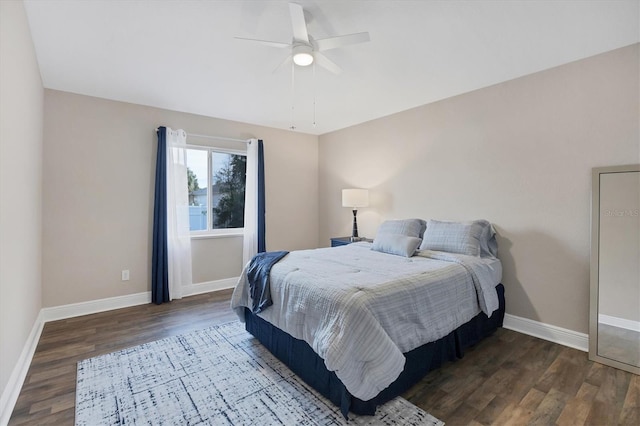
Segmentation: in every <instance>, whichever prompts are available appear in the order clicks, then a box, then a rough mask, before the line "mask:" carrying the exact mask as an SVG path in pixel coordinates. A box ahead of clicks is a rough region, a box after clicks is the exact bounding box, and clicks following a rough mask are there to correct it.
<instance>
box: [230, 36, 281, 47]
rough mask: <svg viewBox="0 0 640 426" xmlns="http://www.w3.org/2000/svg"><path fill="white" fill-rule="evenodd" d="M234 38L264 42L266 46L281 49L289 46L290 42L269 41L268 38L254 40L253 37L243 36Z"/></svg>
mask: <svg viewBox="0 0 640 426" xmlns="http://www.w3.org/2000/svg"><path fill="white" fill-rule="evenodd" d="M234 38H235V39H236V40H244V41H251V42H254V43H260V44H264V45H267V46H271V47H277V48H280V49H283V48H285V47H291V44H289V43H282V42H280V41H269V40H256V39H253V38H244V37H234Z"/></svg>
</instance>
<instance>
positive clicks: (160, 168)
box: [151, 127, 169, 305]
mask: <svg viewBox="0 0 640 426" xmlns="http://www.w3.org/2000/svg"><path fill="white" fill-rule="evenodd" d="M157 133H158V155H157V157H156V189H155V201H154V205H153V255H152V259H151V301H152V302H153V303H155V304H157V305H159V304H161V303H164V302H168V301H169V258H168V255H167V128H166V127H159V128H158V132H157Z"/></svg>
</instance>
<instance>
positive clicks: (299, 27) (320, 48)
mask: <svg viewBox="0 0 640 426" xmlns="http://www.w3.org/2000/svg"><path fill="white" fill-rule="evenodd" d="M289 13H290V14H291V25H292V27H293V40H292V42H291V43H282V42H278V41H268V40H256V39H251V38H243V37H236V38H237V39H238V40H247V41H252V42H257V43H261V44H264V45H267V46H271V47H278V48H290V49H291V54H290V55H289V56H287V58H286V59H285V60H284V61H283V62H282V63H281V64H280V65H279V66H278V67H277V68H276V69H278V68H280V67H281V66H283V65H284V64H286V63H289V61H291V60H293V62H294V63H295V64H296V65H299V66H301V67H305V66H308V65H311V64H312V63H313V62H316V63H317V64H318V65H319V66H321V67H323V68H325V69H327V70H329V71H331V72H332V73H334V74H340V73H341V72H342V69H341V68H340V67H339V66H338V65H337V64H336V63H335V62H333V61H332V60H330V59H329V58H327V57H326V56H325V55H323V54H322V53H320V52H324V51H325V50H330V49H337V48H339V47H343V46H347V45H350V44H359V43H366V42H368V41H369V40H370V39H369V33H368V32H364V33H355V34H347V35H343V36H336V37H328V38H323V39H318V40H315V39H314V38H313V37H311V36H310V35H309V33H308V32H307V23H306V22H305V19H304V10H303V9H302V6H301V5H299V4H296V3H289Z"/></svg>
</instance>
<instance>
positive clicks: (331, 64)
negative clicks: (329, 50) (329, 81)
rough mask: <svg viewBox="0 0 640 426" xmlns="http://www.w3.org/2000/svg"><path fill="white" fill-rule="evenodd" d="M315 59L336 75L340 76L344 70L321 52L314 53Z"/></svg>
mask: <svg viewBox="0 0 640 426" xmlns="http://www.w3.org/2000/svg"><path fill="white" fill-rule="evenodd" d="M313 58H314V59H315V61H316V62H317V63H318V65H320V66H321V67H322V68H325V69H327V70H329V71H331V72H332V73H334V74H340V73H341V72H342V68H340V67H339V66H338V65H337V64H336V63H335V62H333V61H332V60H331V59H329V58H327V57H326V56H324V55H323V54H322V53H320V52H313Z"/></svg>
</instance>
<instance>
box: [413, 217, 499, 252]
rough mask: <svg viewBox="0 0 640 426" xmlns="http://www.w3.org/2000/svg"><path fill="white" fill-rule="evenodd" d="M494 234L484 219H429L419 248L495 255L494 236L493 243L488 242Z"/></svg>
mask: <svg viewBox="0 0 640 426" xmlns="http://www.w3.org/2000/svg"><path fill="white" fill-rule="evenodd" d="M494 234H495V232H494V231H493V228H492V227H491V224H490V223H489V222H487V221H486V220H475V221H473V222H441V221H438V220H430V221H429V222H428V223H427V230H426V231H425V232H424V237H423V239H422V244H421V245H420V250H438V251H446V252H449V253H460V254H466V255H469V256H480V255H481V254H484V252H486V253H487V254H488V255H493V256H495V254H493V252H497V247H495V238H494V239H493V243H494V244H493V245H492V244H490V242H489V240H490V238H493V235H494ZM492 249H493V250H492Z"/></svg>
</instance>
